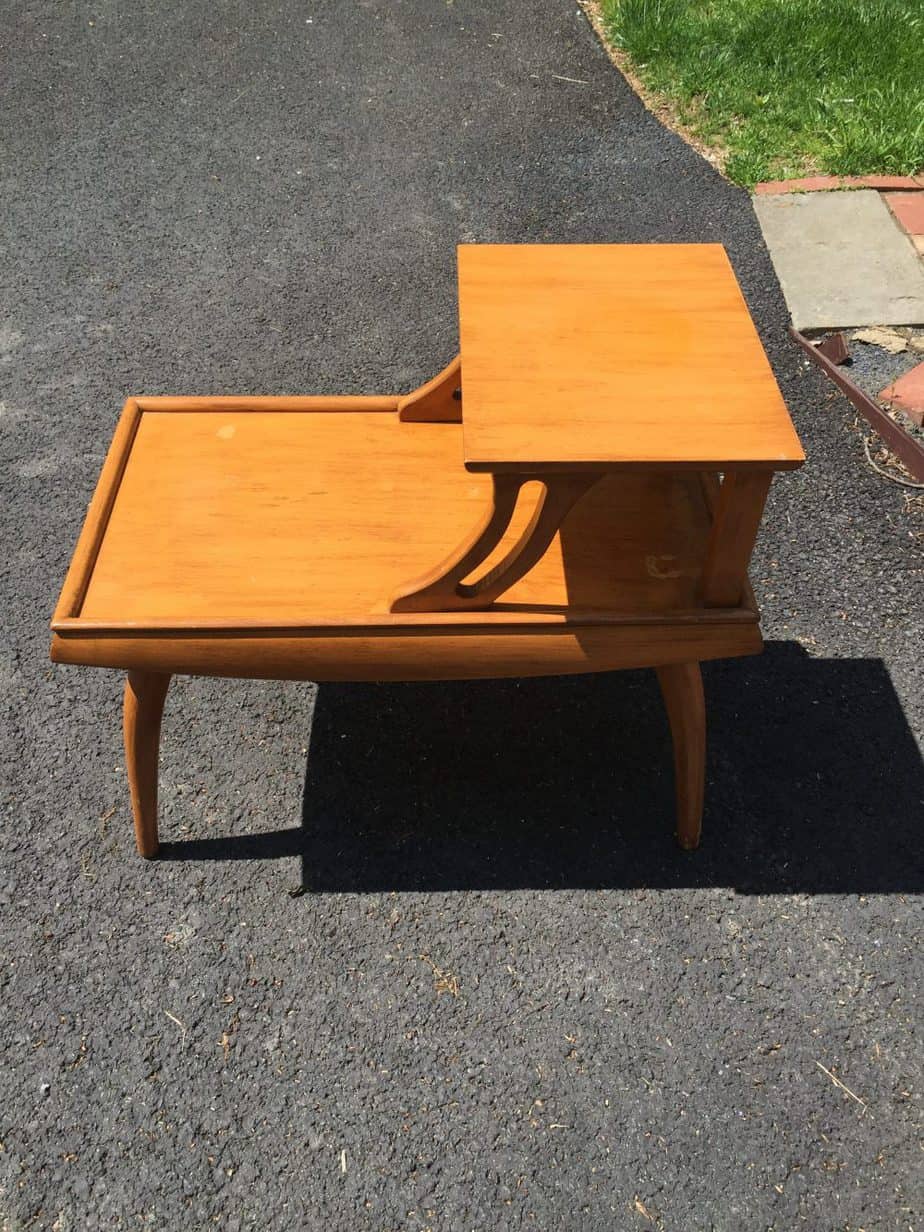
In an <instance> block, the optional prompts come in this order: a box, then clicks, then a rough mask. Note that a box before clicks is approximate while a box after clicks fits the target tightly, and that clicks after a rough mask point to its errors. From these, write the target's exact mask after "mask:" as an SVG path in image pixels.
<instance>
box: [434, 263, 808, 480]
mask: <svg viewBox="0 0 924 1232" xmlns="http://www.w3.org/2000/svg"><path fill="white" fill-rule="evenodd" d="M459 317H460V335H461V347H460V350H461V354H462V396H463V435H464V450H465V464H466V466H467V467H468V468H469V470H472V471H523V470H529V469H533V468H556V469H567V470H574V469H577V468H582V467H583V468H588V469H590V468H608V467H609V468H614V469H616V468H618V469H625V468H638V469H643V468H654V467H657V468H674V467H683V466H694V467H701V468H712V469H716V470H722V469H724V468H726V467H735V468H741V467H751V468H760V469H766V470H789V469H792V468H793V467H796V466H799V465H800V464H801V463H802V462H803V461H804V459H805V455H804V454H803V452H802V447H801V445H800V444H799V438H798V437H797V435H796V432H795V429H794V428H793V425H792V421H791V420H790V418H789V414H788V412H787V410H786V406H785V404H784V402H783V399H782V397H781V395H780V391H779V389H778V388H777V384H776V381H775V380H774V377H773V373H772V372H771V370H770V365H769V364H768V362H767V358H766V356H765V355H764V351H763V348H762V347H761V344H760V340H759V339H758V337H757V332H756V330H755V329H754V325H753V323H752V321H751V318H750V315H749V314H748V310H747V306H746V305H745V302H744V299H743V297H742V294H741V291H740V289H739V287H738V283H737V281H736V280H735V275H734V273H733V272H732V268H731V265H730V264H729V261H728V257H727V256H726V254H725V250H724V248H723V247H722V246H721V245H720V244H463V245H460V246H459Z"/></svg>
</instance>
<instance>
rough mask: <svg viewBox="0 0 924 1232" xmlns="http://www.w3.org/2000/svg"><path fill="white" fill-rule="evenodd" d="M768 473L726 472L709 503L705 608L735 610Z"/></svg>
mask: <svg viewBox="0 0 924 1232" xmlns="http://www.w3.org/2000/svg"><path fill="white" fill-rule="evenodd" d="M772 478H773V474H772V472H771V471H728V472H727V473H726V474H725V476H724V478H723V480H722V486H721V487H720V488H719V490H718V492H717V493H716V494H715V496H714V501H713V502H711V503H712V532H711V534H710V536H709V546H708V548H707V550H706V563H705V565H704V566H703V581H702V596H703V602H704V603H705V605H706V607H736V606H737V605H738V604H739V603H740V602H741V596H742V594H743V593H744V590H745V581H746V576H747V567H748V561H749V560H750V558H751V552H752V550H753V548H754V540H755V539H756V538H757V531H758V529H759V527H760V519H761V517H762V515H763V511H764V501H765V500H766V499H767V492H768V491H769V490H770V481H771V479H772Z"/></svg>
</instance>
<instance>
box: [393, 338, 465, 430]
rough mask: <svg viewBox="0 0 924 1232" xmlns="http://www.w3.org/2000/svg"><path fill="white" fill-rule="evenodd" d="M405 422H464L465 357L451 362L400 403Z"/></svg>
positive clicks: (400, 400) (399, 412)
mask: <svg viewBox="0 0 924 1232" xmlns="http://www.w3.org/2000/svg"><path fill="white" fill-rule="evenodd" d="M398 418H399V419H400V420H401V422H402V423H461V422H462V357H461V356H460V355H457V356H456V357H455V359H453V360H450V362H449V363H448V364H447V365H446V367H445V368H444V369H443V371H442V372H440V373H438V374H437V375H436V376H435V377H434V378H433V380H432V381H427V383H426V385H421V387H420V389H415V390H414V392H413V393H410V394H406V395H405V396H404V397H403V398H400V399H399V400H398Z"/></svg>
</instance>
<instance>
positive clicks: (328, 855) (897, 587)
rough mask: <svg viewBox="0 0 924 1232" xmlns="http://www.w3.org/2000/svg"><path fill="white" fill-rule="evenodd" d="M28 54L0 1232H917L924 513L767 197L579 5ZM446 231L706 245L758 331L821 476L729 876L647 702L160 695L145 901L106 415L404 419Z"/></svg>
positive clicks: (585, 687)
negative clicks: (648, 86)
mask: <svg viewBox="0 0 924 1232" xmlns="http://www.w3.org/2000/svg"><path fill="white" fill-rule="evenodd" d="M0 62H2V66H0V108H2V113H0V140H2V143H3V156H2V164H0V194H2V195H0V229H2V244H3V252H2V253H0V282H2V296H3V312H2V318H0V399H2V400H0V451H2V468H3V471H2V485H3V486H2V496H3V499H2V502H0V519H2V529H3V550H2V553H0V611H2V616H3V620H2V626H3V628H2V638H3V646H2V659H0V679H2V693H0V698H2V700H0V705H2V733H0V734H2V752H0V757H2V760H0V765H2V794H0V809H2V830H0V843H2V855H0V972H2V974H0V988H2V993H0V1055H2V1065H0V1228H3V1229H4V1230H5V1232H18V1230H20V1229H33V1228H42V1229H46V1228H47V1229H53V1230H55V1232H70V1230H72V1229H73V1230H77V1229H80V1230H86V1229H110V1228H113V1229H121V1228H126V1229H128V1228H131V1229H139V1228H151V1229H158V1230H163V1229H171V1230H172V1229H182V1230H183V1232H188V1230H199V1229H206V1228H213V1227H217V1228H221V1229H223V1230H228V1232H233V1230H234V1229H244V1228H260V1229H265V1228H274V1229H275V1228H280V1229H282V1228H286V1229H289V1228H305V1229H318V1230H320V1229H324V1230H325V1232H327V1230H329V1229H349V1230H351V1232H354V1230H357V1229H375V1230H385V1229H394V1230H397V1229H402V1230H409V1232H424V1230H425V1229H432V1230H433V1232H444V1230H445V1232H449V1230H452V1232H465V1230H468V1229H479V1230H480V1229H498V1228H521V1227H522V1228H535V1229H552V1228H569V1229H570V1228H576V1229H577V1228H580V1229H585V1228H586V1229H619V1230H621V1229H662V1230H664V1232H674V1230H678V1232H690V1230H691V1229H692V1230H695V1229H721V1230H723V1232H724V1230H729V1232H740V1230H741V1229H759V1230H761V1232H764V1230H766V1229H780V1230H782V1229H786V1230H791V1229H794V1228H806V1229H811V1230H812V1232H823V1230H826V1229H838V1230H846V1229H850V1230H852V1232H859V1229H866V1230H867V1232H872V1230H873V1229H889V1230H892V1229H894V1230H895V1232H899V1230H901V1232H907V1230H908V1229H917V1228H920V1227H921V1224H920V1222H919V1220H920V1218H921V1206H922V1189H921V1172H920V1163H919V1161H920V1158H921V1156H920V1150H919V1145H918V1138H917V1129H916V1125H919V1122H916V1113H917V1112H919V1110H920V1103H919V1101H920V1092H921V1075H920V1068H919V1062H920V1055H921V1054H920V1050H919V1049H920V1042H919V1036H918V1035H916V1029H917V1028H918V1027H919V1026H920V1018H919V1013H918V1010H917V1008H916V1001H915V995H916V991H917V988H918V983H917V982H916V981H917V979H918V975H919V968H920V959H919V952H918V948H919V939H920V932H919V926H920V914H919V908H920V898H919V897H916V895H919V892H920V891H921V890H922V888H924V868H922V863H921V851H920V831H921V821H922V808H924V806H922V798H924V771H922V762H921V757H920V752H919V746H918V744H917V743H916V741H915V733H916V732H917V733H920V732H921V730H922V726H924V724H922V708H924V688H922V657H921V653H920V646H921V637H922V627H921V624H922V615H921V610H922V604H921V596H922V587H921V576H922V575H921V542H922V541H921V537H920V532H921V528H922V521H921V519H920V516H919V515H917V520H915V519H916V515H915V511H914V501H915V500H916V501H917V503H918V505H920V503H921V501H920V494H919V493H916V492H914V491H913V490H909V489H903V488H901V487H898V486H896V485H892V484H889V483H887V482H885V481H884V480H882V479H881V478H879V477H878V476H877V475H875V474H874V473H872V472H871V471H870V470H869V468H868V467H867V466H866V464H865V462H864V460H863V453H862V447H861V440H860V436H859V434H858V431H857V429H856V426H855V417H854V413H853V411H852V410H851V408H850V407H849V406H848V405H847V403H846V402H844V400H843V399H841V398H840V397H839V396H838V395H837V394H836V392H835V391H834V390H833V389H832V388H831V387H829V386H828V385H826V384H825V383H824V378H823V377H822V376H821V375H820V374H819V373H818V372H817V371H816V370H814V369H813V368H811V367H809V365H808V363H807V361H805V360H803V359H802V357H801V355H800V352H799V351H798V350H797V349H796V348H795V347H794V346H793V345H792V344H791V343H790V342H789V341H788V339H787V337H786V325H787V316H786V312H785V308H784V305H783V300H782V297H781V295H780V291H779V288H778V285H777V282H776V280H775V277H774V274H773V271H772V268H771V265H770V262H769V260H768V257H767V253H766V251H765V248H764V246H763V243H762V240H761V237H760V231H759V228H758V226H757V222H756V220H755V217H754V214H753V210H752V207H751V204H750V202H749V199H748V197H747V195H746V194H745V193H744V192H742V191H740V190H738V189H736V188H734V187H732V186H731V185H729V184H727V183H726V182H724V181H723V180H722V179H721V178H720V177H719V176H718V175H717V174H716V173H715V172H714V171H713V169H712V168H711V167H710V166H709V165H708V164H707V163H706V162H704V161H703V160H702V159H701V158H700V157H699V156H698V155H697V154H695V153H694V152H693V151H692V150H691V149H689V148H688V147H687V146H685V145H684V144H683V143H682V142H681V141H680V140H679V139H678V138H676V137H675V136H673V135H672V134H671V133H669V132H667V131H665V130H664V129H663V128H662V127H661V126H660V125H659V124H658V123H657V121H656V120H655V119H654V118H653V117H652V116H651V115H649V114H648V113H647V112H646V111H645V110H644V108H643V107H642V105H641V104H640V102H639V101H638V100H637V98H636V97H635V96H634V95H633V93H632V92H631V90H630V89H629V88H628V86H627V85H626V84H625V82H624V81H623V80H622V78H621V77H620V76H619V75H618V74H617V72H616V71H615V70H614V68H613V67H612V65H611V64H610V62H609V60H608V59H607V57H606V55H605V54H604V52H603V50H602V49H601V47H600V46H599V44H598V42H597V40H596V39H595V37H594V35H593V33H592V31H591V29H590V27H589V26H588V24H587V22H586V20H585V18H584V17H583V16H582V15H581V13H580V12H579V11H578V10H577V9H576V8H575V6H574V4H573V3H569V2H567V0H533V2H532V3H530V4H524V3H516V2H515V0H495V2H494V3H492V4H490V5H487V4H479V3H475V2H474V0H430V2H427V0H391V2H387V0H360V2H358V3H355V4H346V3H343V2H341V3H335V2H334V0H310V2H309V0H298V2H296V0H289V2H288V3H281V2H279V0H248V2H247V3H242V2H239V0H229V2H228V3H225V4H222V5H215V4H212V5H207V4H204V3H202V0H187V2H186V3H180V2H179V0H156V2H155V0H136V2H135V3H133V4H131V5H129V4H125V3H119V2H118V0H94V3H92V4H89V3H83V2H82V0H81V2H78V3H73V4H66V5H65V4H61V3H59V2H54V3H52V2H51V0H23V3H21V4H18V5H13V4H8V5H7V6H6V13H5V18H4V21H3V23H2V30H0ZM460 240H482V241H492V240H503V241H517V240H531V241H543V240H548V241H630V240H631V241H665V240H682V241H713V242H715V241H720V242H722V243H724V244H725V245H727V247H728V250H729V252H730V254H731V257H732V259H733V262H734V265H735V268H736V270H737V272H738V275H739V277H740V279H741V282H742V285H743V287H744V289H745V292H746V295H747V297H748V300H749V303H750V305H751V308H752V310H753V312H754V314H755V317H756V320H757V323H758V326H759V328H760V330H761V332H762V335H763V338H764V340H765V343H766V346H767V349H768V353H769V355H770V357H771V359H772V362H773V364H774V367H775V369H776V372H777V375H778V377H779V380H780V383H781V387H782V389H783V391H784V394H785V396H786V398H787V400H788V403H789V405H790V407H791V408H792V411H793V414H794V417H795V420H796V423H797V426H798V428H799V430H800V432H801V434H802V436H803V440H804V442H805V445H806V447H807V451H808V463H807V465H806V466H805V468H804V469H803V470H802V471H800V472H798V473H795V474H791V475H788V476H785V477H782V478H780V479H779V480H778V481H777V482H776V484H775V485H774V490H773V493H772V496H771V500H770V503H769V506H768V516H767V520H766V525H765V528H764V531H763V533H762V536H761V540H760V545H759V549H758V553H757V556H756V559H755V563H754V568H753V573H752V576H753V580H754V584H755V589H756V591H757V593H758V598H759V600H760V601H761V603H762V606H763V611H764V631H765V636H766V638H767V648H766V651H765V653H764V654H763V655H762V656H760V657H757V658H754V659H750V660H737V661H731V662H728V663H725V664H717V665H712V666H709V667H708V669H707V670H706V672H705V676H706V691H707V702H708V707H709V721H710V749H709V765H708V803H707V812H706V819H705V838H704V842H703V846H702V848H701V850H700V851H699V852H698V853H697V854H695V855H688V854H684V853H682V852H680V851H679V850H677V849H676V848H675V847H674V845H673V842H672V839H671V833H670V832H671V821H672V798H671V793H672V788H671V772H670V751H669V737H668V732H667V724H666V720H665V718H664V715H663V713H662V710H661V706H660V702H659V698H658V696H657V690H656V687H655V685H654V682H653V674H652V673H644V672H638V673H622V674H614V675H607V676H599V677H594V678H590V677H588V678H579V679H564V680H546V681H535V680H534V681H525V682H522V683H518V682H509V681H508V682H498V683H479V684H472V685H465V684H450V685H438V684H432V685H426V686H422V685H406V686H394V685H389V686H374V685H368V686H334V685H330V686H327V685H325V686H322V687H320V688H319V689H317V690H315V689H313V688H312V687H311V686H307V685H297V684H284V683H252V682H239V681H209V680H194V681H190V680H182V679H181V680H177V681H176V682H175V683H174V686H173V689H172V692H171V696H170V698H169V699H168V703H167V714H166V718H165V729H164V739H163V748H162V754H163V763H162V775H161V799H162V835H163V837H164V838H165V839H166V840H168V842H167V844H166V847H165V851H164V857H165V858H164V859H162V860H160V861H158V862H156V863H153V864H146V863H143V862H142V861H141V860H139V859H138V858H137V857H136V855H135V854H134V849H133V841H132V834H131V823H130V816H129V807H128V793H127V787H126V781H125V773H124V768H123V762H122V751H121V733H120V704H121V684H122V682H121V680H120V678H119V676H118V675H117V674H116V673H110V672H101V671H91V670H88V669H83V670H81V669H75V668H56V667H53V666H52V665H51V664H50V663H49V661H48V657H47V646H48V629H47V623H48V619H49V616H50V613H51V610H52V608H53V605H54V602H55V599H56V597H57V593H58V589H59V587H60V584H61V581H62V578H63V576H64V572H65V569H66V566H67V563H68V560H69V558H70V553H71V551H72V548H73V545H74V541H75V538H76V534H77V530H78V527H79V524H80V521H81V519H82V516H83V512H84V509H85V507H86V504H87V501H88V499H89V497H90V494H91V491H92V488H93V485H94V483H95V480H96V476H97V474H98V471H99V468H100V464H101V462H102V459H103V456H104V453H105V450H106V447H107V445H108V441H109V438H110V436H111V433H112V430H113V427H114V424H115V421H116V417H117V415H118V412H119V409H120V406H121V403H122V400H123V398H124V397H125V396H126V395H127V394H130V393H142V392H143V393H149V394H153V393H284V392H304V393H307V392H320V393H324V392H349V391H355V392H388V391H392V390H406V389H409V388H411V387H413V386H414V385H415V384H417V383H418V382H420V381H422V380H424V379H426V378H427V377H429V376H430V375H432V374H433V373H434V372H435V371H437V369H438V368H439V367H440V366H442V364H444V363H445V362H446V361H447V360H448V359H449V357H450V356H451V355H452V353H453V350H454V347H455V341H456V340H455V293H454V263H455V256H454V245H455V244H456V243H457V242H458V241H460ZM683 413H684V409H683V407H678V408H677V414H678V415H682V414H683ZM915 535H917V538H915ZM848 1088H849V1090H848Z"/></svg>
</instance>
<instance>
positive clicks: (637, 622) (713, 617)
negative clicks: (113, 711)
mask: <svg viewBox="0 0 924 1232" xmlns="http://www.w3.org/2000/svg"><path fill="white" fill-rule="evenodd" d="M759 621H760V613H759V610H758V608H757V604H756V603H755V602H754V600H753V593H752V592H751V590H750V587H748V590H747V594H746V598H745V602H744V603H743V604H740V605H739V606H737V607H733V608H707V607H703V608H675V609H673V610H671V609H668V610H666V611H664V612H631V611H628V612H626V611H620V612H615V611H610V612H606V611H594V610H590V609H587V610H583V611H581V610H577V611H574V612H572V613H568V612H566V611H560V610H554V611H542V610H541V608H540V607H539V605H535V606H534V607H532V608H526V607H517V608H516V609H515V608H514V605H509V606H508V607H507V608H503V607H500V609H498V608H493V609H492V608H488V609H485V610H484V611H477V610H475V611H467V612H411V613H402V614H395V615H394V616H391V617H389V615H388V614H385V613H383V614H382V615H380V616H379V615H377V616H374V617H371V618H366V617H356V618H355V619H353V620H337V621H329V622H324V621H320V620H316V619H315V620H305V621H304V622H302V623H295V622H286V621H282V622H280V621H258V620H233V619H229V620H211V621H206V620H195V621H182V620H148V621H138V620H133V621H117V620H101V619H97V618H93V619H86V618H84V617H80V616H72V617H58V616H55V617H54V618H53V619H52V621H51V625H50V628H51V631H52V633H54V634H55V636H57V637H61V638H64V639H68V640H69V639H73V638H88V639H97V638H98V639H100V640H104V639H108V638H115V637H125V638H139V639H152V638H153V639H158V638H161V639H167V638H206V639H207V638H210V637H214V638H215V639H216V640H220V639H222V638H226V637H240V638H246V639H251V638H261V637H273V638H293V639H296V640H299V639H303V640H305V641H311V640H314V639H316V638H324V637H337V636H343V637H354V636H371V637H388V636H395V635H401V634H405V635H409V636H414V637H417V636H420V637H422V636H426V635H427V634H430V635H441V634H443V635H445V634H449V633H459V634H463V633H464V634H478V633H481V634H486V635H494V636H498V635H502V634H505V633H535V632H548V633H556V632H558V633H569V632H574V631H575V630H578V629H586V628H613V629H620V628H632V627H651V626H674V627H681V628H682V627H696V626H700V627H703V626H707V627H708V626H712V625H717V626H721V625H730V624H731V625H739V624H757V623H759Z"/></svg>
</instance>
